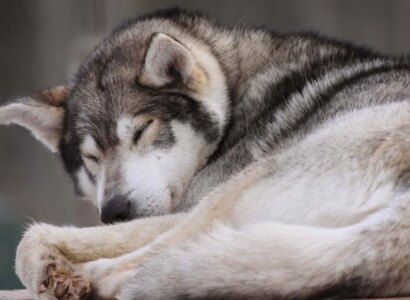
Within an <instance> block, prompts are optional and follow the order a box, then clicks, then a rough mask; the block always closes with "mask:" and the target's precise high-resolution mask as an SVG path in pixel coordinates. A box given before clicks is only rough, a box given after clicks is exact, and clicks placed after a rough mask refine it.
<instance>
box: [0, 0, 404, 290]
mask: <svg viewBox="0 0 410 300" xmlns="http://www.w3.org/2000/svg"><path fill="white" fill-rule="evenodd" d="M171 6H181V7H186V8H192V9H196V10H201V11H203V12H205V13H207V14H209V15H211V16H213V17H215V18H217V19H219V20H220V21H221V22H222V23H226V24H231V25H235V24H238V23H241V24H265V25H267V26H269V27H271V28H273V29H275V30H278V31H299V30H314V31H319V32H321V33H323V34H325V35H328V36H332V37H337V38H339V39H345V40H349V41H352V42H355V43H358V44H361V45H365V46H368V47H372V48H375V49H377V50H379V51H382V52H385V53H391V54H402V53H407V52H409V49H410V30H409V28H410V18H409V17H408V15H409V12H410V1H407V0H385V1H383V0H310V1H306V0H283V1H280V0H277V1H273V0H252V1H247V0H211V1H205V0H180V1H177V0H70V1H63V0H36V1H33V0H13V1H0V105H1V104H3V103H4V102H5V101H7V100H9V99H10V98H13V97H17V96H21V95H24V94H27V93H32V92H33V91H35V90H39V89H42V88H45V87H51V86H54V85H58V84H62V83H65V82H67V81H68V80H69V79H70V76H71V75H72V74H73V72H74V71H75V70H76V68H77V67H78V65H79V63H80V62H81V60H82V59H83V58H84V57H85V56H86V54H87V53H88V52H89V51H90V49H92V48H93V47H94V46H95V45H96V44H97V43H98V42H99V41H100V40H101V39H102V37H103V36H105V35H107V34H108V33H109V32H110V30H111V29H112V27H113V26H116V25H117V24H119V23H120V22H121V21H122V20H124V19H126V18H129V17H133V16H136V15H138V14H143V13H147V12H150V11H152V10H154V9H157V8H165V7H171ZM33 220H34V221H41V222H50V223H53V224H74V225H77V226H89V225H93V224H96V223H97V222H98V216H97V213H96V209H95V208H93V206H92V205H91V204H90V203H85V202H82V201H80V200H78V199H75V197H74V195H73V192H72V189H71V183H70V181H69V179H68V177H67V176H66V175H65V174H64V171H63V168H62V165H61V163H60V161H59V159H58V157H56V156H53V155H52V154H50V153H49V152H48V151H47V149H45V148H44V147H43V146H42V145H40V144H39V143H38V142H37V141H35V140H34V138H32V137H31V136H30V135H29V133H28V132H27V131H25V130H24V129H21V128H17V127H11V128H5V127H0V289H13V288H19V287H21V285H20V283H19V281H18V280H17V278H16V277H15V275H14V271H13V260H14V253H15V247H16V245H17V243H18V240H19V239H20V237H21V233H22V231H23V230H24V226H25V225H26V224H28V223H30V222H32V221H33Z"/></svg>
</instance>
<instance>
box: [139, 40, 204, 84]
mask: <svg viewBox="0 0 410 300" xmlns="http://www.w3.org/2000/svg"><path fill="white" fill-rule="evenodd" d="M138 81H139V83H140V84H141V85H143V86H148V87H153V88H163V87H169V86H174V85H175V84H182V85H183V86H184V87H186V88H188V89H190V90H193V91H196V90H198V89H200V88H201V87H202V86H203V85H204V84H205V83H206V82H207V77H206V73H205V72H204V70H203V69H202V68H201V67H200V66H199V65H198V64H197V62H196V61H195V58H194V55H193V54H192V52H191V51H190V50H189V49H188V48H187V47H186V46H185V45H183V44H182V43H181V42H179V41H177V40H176V39H174V38H172V37H170V36H169V35H167V34H164V33H155V34H154V35H153V36H152V38H151V41H150V43H149V46H148V50H147V53H146V55H145V61H144V66H143V68H142V71H141V74H140V76H139V78H138Z"/></svg>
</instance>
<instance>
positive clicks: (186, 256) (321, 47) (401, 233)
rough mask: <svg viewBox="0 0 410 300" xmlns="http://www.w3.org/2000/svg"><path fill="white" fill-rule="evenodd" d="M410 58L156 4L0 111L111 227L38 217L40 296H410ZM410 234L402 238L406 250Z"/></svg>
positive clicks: (23, 262)
mask: <svg viewBox="0 0 410 300" xmlns="http://www.w3.org/2000/svg"><path fill="white" fill-rule="evenodd" d="M409 99H410V63H409V61H408V60H407V59H404V58H392V57H388V56H384V55H380V54H377V53H374V52H372V51H369V50H366V49H362V48H357V47H355V46H352V45H350V44H347V43H342V42H338V41H333V40H329V39H325V38H321V37H318V36H315V35H312V34H278V33H275V32H272V31H269V30H265V29H262V28H228V27H225V26H221V25H218V24H217V23H216V22H215V21H213V20H211V19H208V18H207V17H204V16H202V15H200V14H196V13H190V12H186V11H181V10H168V11H159V12H156V13H153V14H150V15H147V16H143V17H140V18H137V19H135V20H132V21H129V22H126V23H124V24H123V25H121V26H120V27H119V28H117V29H116V30H115V31H114V32H113V33H112V34H111V35H110V36H109V37H108V38H107V39H106V40H105V41H103V42H102V44H101V45H99V46H98V47H97V48H96V49H95V50H94V51H93V52H92V53H91V55H90V56H89V57H88V59H87V60H86V61H85V62H84V63H83V64H82V66H81V68H80V70H79V71H78V73H77V74H76V76H75V79H74V80H73V82H72V83H71V84H69V85H67V86H62V87H57V88H54V89H49V90H45V91H42V92H38V93H36V94H34V95H32V96H28V97H24V98H20V99H17V100H16V101H14V102H11V103H9V104H8V105H5V106H3V107H1V108H0V123H2V124H12V123H15V124H19V125H22V126H24V127H26V128H28V129H29V130H30V131H31V132H32V133H33V134H34V135H35V137H37V138H38V139H39V140H40V141H41V142H43V143H44V144H45V145H46V146H47V147H48V148H49V149H50V150H51V151H53V152H58V153H59V154H60V156H61V158H62V160H63V162H64V165H65V167H66V169H67V171H68V173H69V174H70V176H71V177H72V179H73V181H74V185H75V190H76V192H77V193H78V195H79V196H82V197H84V198H88V199H91V200H92V201H94V203H95V204H96V205H97V206H98V208H99V210H100V213H101V219H102V221H103V222H104V223H112V224H111V225H105V226H98V227H92V228H74V227H57V226H52V225H47V224H34V225H32V226H31V227H30V228H29V229H28V231H27V232H26V233H25V235H24V237H23V239H22V241H21V243H20V245H19V247H18V249H17V258H16V272H17V274H18V276H19V277H20V279H21V281H22V282H23V283H24V284H25V286H26V287H27V288H28V289H29V290H30V291H31V292H32V293H33V295H34V297H35V298H36V299H65V300H68V299H69V300H76V299H85V298H87V297H89V296H90V295H92V296H93V297H96V298H98V299H123V300H125V299H129V300H131V299H324V298H344V297H345V298H346V297H370V296H393V295H394V296H398V295H405V294H409V293H410V101H409ZM408 247H409V249H408Z"/></svg>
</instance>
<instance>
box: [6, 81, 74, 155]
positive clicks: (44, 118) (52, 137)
mask: <svg viewBox="0 0 410 300" xmlns="http://www.w3.org/2000/svg"><path fill="white" fill-rule="evenodd" d="M69 90H70V89H69V87H67V86H58V87H55V88H52V89H47V90H43V91H40V92H37V93H35V94H34V95H32V96H28V97H22V98H18V99H17V100H16V101H13V102H11V103H9V104H6V105H4V106H0V124H3V125H9V124H18V125H20V126H23V127H25V128H27V129H28V130H30V131H31V133H32V134H33V135H34V136H35V137H36V138H37V139H38V140H40V141H41V142H42V143H43V144H45V145H46V146H47V147H48V148H49V149H50V150H51V151H52V152H56V151H57V150H58V143H59V141H60V138H61V134H62V127H63V120H64V113H65V108H64V102H65V100H66V98H67V96H68V93H69Z"/></svg>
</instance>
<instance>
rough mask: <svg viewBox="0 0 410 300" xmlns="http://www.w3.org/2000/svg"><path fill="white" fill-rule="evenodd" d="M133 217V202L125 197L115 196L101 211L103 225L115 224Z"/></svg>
mask: <svg viewBox="0 0 410 300" xmlns="http://www.w3.org/2000/svg"><path fill="white" fill-rule="evenodd" d="M130 216H131V201H129V200H128V199H127V197H125V196H115V197H113V198H111V199H110V201H108V202H107V203H106V204H105V205H104V206H103V208H102V209H101V221H102V222H103V223H106V224H109V223H115V222H120V221H126V220H128V219H130Z"/></svg>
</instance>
